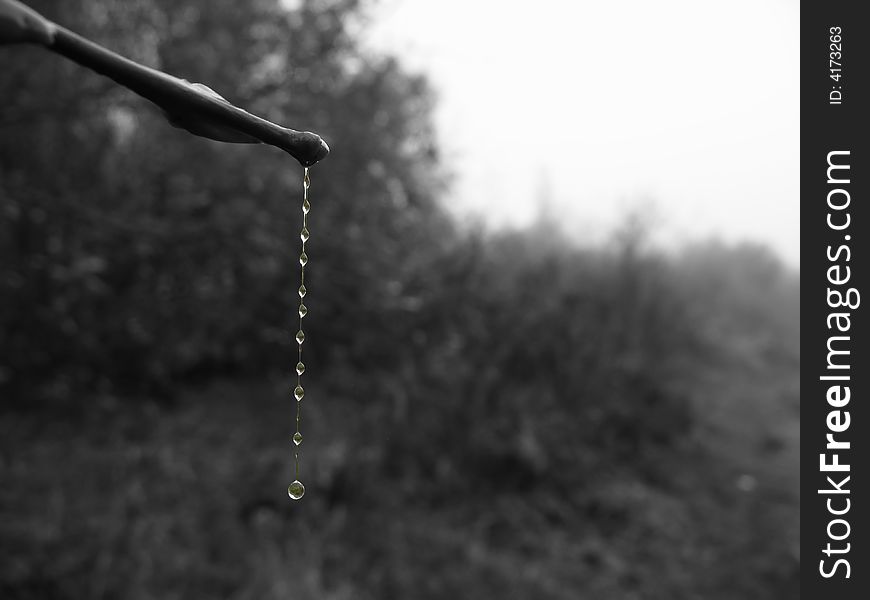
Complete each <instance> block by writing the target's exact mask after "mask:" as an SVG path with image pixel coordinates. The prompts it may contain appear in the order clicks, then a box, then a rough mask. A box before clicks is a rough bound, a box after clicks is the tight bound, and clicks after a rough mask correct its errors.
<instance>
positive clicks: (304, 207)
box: [302, 200, 311, 215]
mask: <svg viewBox="0 0 870 600" xmlns="http://www.w3.org/2000/svg"><path fill="white" fill-rule="evenodd" d="M310 212H311V203H310V202H309V201H308V200H303V201H302V213H303V214H306V215H307V214H308V213H310Z"/></svg>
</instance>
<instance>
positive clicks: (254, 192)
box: [0, 0, 449, 398]
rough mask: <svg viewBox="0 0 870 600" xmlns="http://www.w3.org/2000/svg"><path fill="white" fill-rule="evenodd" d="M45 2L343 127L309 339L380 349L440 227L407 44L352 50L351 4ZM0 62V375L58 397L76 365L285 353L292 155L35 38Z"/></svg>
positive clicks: (320, 244)
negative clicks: (184, 128)
mask: <svg viewBox="0 0 870 600" xmlns="http://www.w3.org/2000/svg"><path fill="white" fill-rule="evenodd" d="M34 8H36V9H38V10H40V11H43V12H44V13H45V14H46V15H47V16H48V17H49V18H52V19H54V20H56V21H57V22H60V23H63V24H66V25H68V26H70V27H71V28H73V29H76V30H78V31H80V32H81V33H82V34H84V35H86V36H89V37H92V38H93V39H95V40H97V41H98V42H100V43H103V44H104V45H106V46H108V47H110V48H113V49H115V50H118V51H120V52H122V53H124V54H126V55H128V56H130V57H132V58H134V59H136V60H139V61H142V62H144V63H145V64H149V65H151V66H154V67H157V68H161V69H165V70H167V71H168V72H171V73H173V74H176V75H179V76H182V77H186V78H188V79H190V80H192V81H203V82H206V83H208V84H209V85H210V86H213V87H214V88H215V89H217V90H219V91H220V92H221V93H223V94H224V95H225V96H226V97H227V98H228V99H230V100H231V101H233V102H237V103H239V104H240V105H242V106H247V107H249V108H250V109H251V110H252V111H254V112H258V113H262V114H264V115H265V116H267V117H268V118H270V119H273V120H275V121H277V122H280V123H286V124H289V125H290V126H292V127H294V128H297V129H308V130H313V131H318V132H321V133H323V134H324V136H325V137H326V138H327V139H329V140H330V141H332V142H333V145H334V146H335V147H336V151H335V152H334V153H333V155H332V156H331V157H330V162H329V165H328V166H324V167H322V168H318V169H315V171H314V173H313V188H312V192H313V199H312V203H313V205H314V210H313V213H312V234H313V238H312V241H311V244H310V248H311V251H310V254H311V256H312V261H313V264H312V267H313V268H312V269H311V286H309V287H310V289H311V290H312V298H313V300H312V303H311V304H312V306H311V308H312V314H311V321H312V327H315V328H322V329H323V330H325V333H321V335H319V336H316V337H315V338H314V340H315V341H314V344H313V349H314V351H315V353H317V352H322V349H323V348H336V350H335V352H336V353H338V354H340V355H342V356H344V357H349V358H350V359H351V360H354V361H364V360H368V359H372V360H378V362H381V363H382V366H384V367H386V366H387V365H386V364H384V363H383V359H382V357H379V356H378V355H379V352H378V348H381V347H383V344H382V343H381V341H380V340H379V338H376V337H374V336H372V335H366V334H365V332H372V333H374V332H376V331H377V329H378V328H377V327H374V326H373V325H375V323H373V322H372V319H377V320H379V321H380V323H381V324H382V325H383V326H384V329H383V330H381V331H378V333H377V334H378V335H382V334H384V333H387V334H388V329H389V327H388V324H390V323H392V322H393V320H392V315H391V312H392V311H393V310H394V308H395V306H396V305H398V304H401V302H402V300H401V298H400V296H401V295H402V293H403V291H402V284H401V282H400V281H399V280H400V279H401V278H402V277H405V276H407V273H408V271H409V268H408V266H407V265H408V261H413V260H417V261H420V260H425V259H424V258H421V257H417V258H416V259H415V258H414V252H415V250H414V248H424V247H425V244H426V243H427V240H429V241H435V240H438V238H440V237H441V236H442V235H443V234H445V233H446V232H448V231H449V228H448V226H447V222H446V219H445V218H444V216H443V215H442V213H441V211H440V209H439V208H438V207H437V206H436V204H435V196H436V194H437V193H438V188H439V182H440V175H439V169H438V168H437V159H438V157H437V153H436V152H435V150H434V148H435V142H434V136H433V132H432V129H431V124H430V122H429V112H430V108H431V93H430V91H429V88H428V86H427V84H426V81H425V80H424V79H423V78H422V77H419V76H412V75H408V74H406V73H405V72H403V71H402V69H401V68H400V67H399V65H398V64H397V63H396V62H395V61H394V60H392V59H384V58H378V57H371V56H366V55H364V54H361V53H360V51H359V48H358V40H357V38H356V36H355V35H354V34H353V33H352V31H354V26H353V25H354V23H357V22H359V21H360V20H361V19H362V18H363V15H362V8H361V5H360V3H359V2H358V1H357V0H339V1H333V2H315V1H312V2H304V3H300V4H299V5H298V6H297V7H296V8H295V9H294V10H288V9H286V8H284V4H282V3H280V2H278V1H277V0H260V1H257V2H249V3H245V4H243V5H240V4H239V3H237V2H231V1H209V2H205V1H190V2H184V3H177V2H168V1H164V0H143V1H141V2H136V3H134V4H132V5H131V4H130V3H129V2H118V1H117V0H99V1H97V2H68V3H64V4H61V5H57V4H55V3H48V2H35V3H34ZM0 61H2V68H0V88H2V89H3V90H4V99H5V102H6V108H5V110H4V113H3V117H2V119H0V127H2V128H3V135H2V136H0V173H2V177H0V194H2V201H3V213H2V214H3V216H2V219H3V221H2V223H0V227H2V230H3V234H4V235H3V236H2V239H3V244H4V248H3V257H4V258H3V263H2V265H0V270H2V271H0V272H2V285H3V287H4V290H3V294H2V298H3V299H2V302H3V304H4V306H3V312H2V315H3V316H2V317H0V331H2V332H3V337H4V340H5V343H4V345H3V350H2V356H0V364H2V367H0V382H2V383H3V384H6V385H9V386H12V387H13V388H18V389H22V388H21V386H22V385H24V384H28V385H30V384H38V385H39V387H42V388H45V387H46V386H48V387H52V386H54V385H59V386H60V387H59V388H57V390H56V391H57V392H58V393H59V394H61V395H63V394H64V391H63V390H65V389H69V386H70V385H72V384H74V383H75V382H79V383H87V384H88V385H92V384H93V383H95V382H102V385H109V384H110V383H111V384H112V385H118V384H122V385H124V386H127V387H129V386H131V385H132V386H138V385H140V384H145V385H148V386H153V385H156V386H158V387H165V386H166V384H168V382H169V380H170V378H171V377H173V376H177V375H184V374H190V373H193V372H209V371H213V370H214V369H218V368H219V369H222V370H224V371H225V370H226V369H229V368H234V369H235V368H245V367H249V366H252V365H257V367H258V368H262V367H269V366H277V365H279V364H281V362H283V361H282V359H283V358H285V357H286V351H285V350H284V349H282V346H283V345H284V344H286V342H287V341H288V340H289V339H290V338H289V337H288V336H286V333H287V332H286V331H285V327H286V326H287V325H288V324H289V322H290V321H289V320H288V318H289V313H290V312H291V311H290V309H289V308H288V307H290V306H292V305H293V304H294V302H293V301H292V296H293V294H294V286H293V284H292V280H293V275H294V272H295V267H294V265H295V262H296V261H295V254H296V250H297V246H298V242H297V239H296V238H297V236H296V231H297V230H298V226H297V220H298V215H297V213H298V206H297V205H298V203H299V198H298V196H299V194H298V192H297V190H298V189H299V185H300V184H299V179H300V176H299V169H298V167H297V166H296V165H295V163H294V162H293V161H292V160H291V159H289V158H288V157H286V156H285V155H283V154H282V153H279V152H277V151H274V150H273V149H271V148H269V149H266V148H263V147H253V148H237V147H232V146H226V145H220V144H215V143H210V142H206V141H202V140H198V139H194V138H191V137H189V136H187V134H185V133H183V132H180V131H176V130H174V129H171V128H170V127H168V126H166V125H165V124H164V123H163V121H162V117H161V116H160V115H159V114H158V113H157V111H156V110H154V109H153V107H151V106H150V105H148V104H147V103H146V102H144V101H142V100H140V99H138V98H137V97H135V96H133V95H132V94H131V93H128V92H127V91H126V90H123V89H121V88H118V87H117V86H114V84H113V83H112V82H110V81H108V80H107V79H105V78H102V77H99V76H97V75H95V74H93V73H90V72H87V71H85V70H83V69H81V68H80V67H78V66H77V65H74V64H71V63H68V62H64V61H62V60H59V59H58V58H57V57H55V56H50V55H47V53H44V52H41V51H40V50H38V49H35V48H9V49H6V48H4V52H3V54H2V56H0ZM71 150H72V151H71ZM439 223H440V224H441V225H440V226H439ZM439 243H440V244H444V243H446V242H445V241H443V240H442V241H439ZM435 247H436V248H437V247H438V244H436V245H435ZM409 250H410V252H409ZM429 252H431V251H430V250H417V253H418V254H419V253H423V254H426V253H429ZM359 257H365V259H364V260H359ZM403 265H404V266H403ZM314 298H316V300H314ZM391 307H392V308H391ZM361 324H365V327H362V328H361V329H360V327H359V326H360V325H361ZM318 337H319V338H320V342H319V341H317V338H318ZM327 341H328V345H327V344H326V343H321V342H327ZM380 354H382V353H380ZM326 358H327V356H325V355H324V356H323V357H322V359H323V360H325V359H326ZM19 397H20V398H23V396H19Z"/></svg>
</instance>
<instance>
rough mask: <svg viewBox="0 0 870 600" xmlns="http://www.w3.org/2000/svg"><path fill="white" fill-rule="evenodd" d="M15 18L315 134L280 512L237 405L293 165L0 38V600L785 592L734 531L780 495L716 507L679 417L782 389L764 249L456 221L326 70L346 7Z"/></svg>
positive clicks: (426, 134)
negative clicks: (298, 467) (58, 26)
mask: <svg viewBox="0 0 870 600" xmlns="http://www.w3.org/2000/svg"><path fill="white" fill-rule="evenodd" d="M31 4H32V5H33V6H34V7H35V8H37V9H38V10H40V11H42V12H44V13H45V14H46V15H47V16H49V17H50V18H52V19H54V20H56V21H58V22H59V23H63V24H65V25H68V26H69V27H71V28H72V29H74V30H76V31H79V32H80V33H83V34H84V35H86V36H89V37H91V38H93V39H95V40H97V41H99V42H101V43H103V44H104V45H106V46H108V47H110V48H112V49H115V50H117V51H120V52H122V53H123V54H126V55H128V56H130V57H133V58H135V59H136V60H139V61H142V62H144V63H146V64H149V65H152V66H155V67H157V68H161V69H165V70H167V71H168V72H170V73H173V74H175V75H178V76H182V77H185V78H187V79H189V80H191V81H201V82H203V83H206V84H207V85H209V86H211V87H213V88H214V89H215V90H216V91H218V92H219V93H221V94H222V95H224V96H225V97H227V98H228V99H229V100H230V101H232V102H234V103H237V104H239V105H241V106H244V107H246V108H249V109H250V110H251V111H253V112H255V113H257V114H262V115H264V116H266V117H267V118H269V119H271V120H274V121H276V122H278V123H281V124H285V125H288V126H291V127H293V128H295V129H303V130H311V131H316V132H318V133H320V134H322V135H323V136H324V137H325V139H326V140H327V142H329V143H330V146H331V148H332V153H331V155H330V156H329V157H328V158H327V160H326V161H324V163H323V164H322V165H318V166H316V167H315V168H314V169H313V171H312V188H311V192H312V206H313V210H312V213H311V215H310V217H311V222H310V223H311V226H310V229H311V232H312V238H311V240H310V241H309V252H308V253H309V256H310V257H311V263H310V270H309V271H307V273H306V285H307V287H308V288H309V291H310V296H309V297H310V302H308V303H307V304H308V305H309V308H310V311H311V312H310V313H309V316H308V317H306V330H307V331H310V335H309V338H308V340H307V341H306V357H307V359H306V363H308V364H309V366H310V367H311V369H310V372H309V373H307V374H306V377H307V378H308V381H309V382H310V389H311V390H312V392H311V394H310V395H311V396H312V397H323V398H328V401H324V403H323V405H322V406H321V405H319V404H318V403H313V402H312V403H308V404H306V415H307V418H308V419H309V420H310V429H311V430H312V435H311V437H310V439H311V440H312V442H309V441H308V440H309V437H308V431H309V421H306V443H305V450H306V453H305V454H304V455H303V456H304V459H303V460H304V461H305V462H304V464H305V465H310V466H306V467H305V469H306V472H310V473H311V476H310V478H309V479H306V485H307V486H308V488H309V495H308V496H306V498H305V499H304V501H303V503H301V504H300V505H301V506H302V508H298V509H297V508H296V507H295V506H294V508H293V510H292V511H290V510H288V509H287V507H286V503H284V502H281V500H282V499H281V498H280V496H277V497H276V494H275V480H276V474H277V473H278V472H279V471H280V470H281V468H282V465H285V464H286V462H287V460H286V456H285V450H286V448H285V447H284V446H281V445H280V444H277V443H276V442H275V440H280V439H283V438H284V437H286V431H285V430H286V426H287V423H289V417H287V415H286V414H285V413H286V396H285V394H286V389H287V388H286V386H285V385H282V387H281V391H277V390H276V389H273V388H268V389H263V387H262V386H249V385H247V384H244V383H238V382H239V381H245V380H246V379H245V378H249V377H251V376H256V377H257V378H259V379H261V380H262V379H263V378H264V376H272V377H281V378H283V377H286V373H287V371H288V368H287V365H288V364H293V363H294V362H295V360H294V358H293V354H294V350H295V348H294V345H293V344H294V342H293V339H292V335H293V334H294V333H295V326H294V325H295V321H294V316H295V304H296V297H295V290H296V278H297V276H298V263H297V260H296V257H297V252H298V249H299V240H298V233H297V232H298V230H299V228H300V214H299V213H300V210H299V205H300V203H301V168H300V167H299V166H298V165H297V164H296V163H295V162H294V161H293V160H292V159H290V158H289V157H288V156H286V155H284V154H283V153H281V152H279V151H277V150H275V149H272V148H266V147H256V146H254V147H252V146H232V145H222V144H218V143H214V142H209V141H206V140H201V139H196V138H193V137H191V136H189V135H188V134H187V133H186V132H182V131H179V130H175V129H172V128H171V127H169V126H168V125H167V124H166V123H165V121H164V120H163V118H162V117H161V116H160V114H159V112H158V111H157V110H156V109H154V107H152V106H150V105H149V104H147V103H146V102H144V101H142V100H140V99H138V98H137V97H135V96H133V95H132V94H130V93H128V92H126V91H125V90H123V89H119V88H118V87H117V86H115V85H114V84H113V83H112V82H110V81H108V80H106V79H104V78H101V77H99V76H96V75H94V74H92V73H89V72H87V71H85V70H83V69H81V68H80V67H78V66H76V65H74V64H71V63H69V62H66V61H63V60H61V59H59V58H58V57H56V56H51V55H50V54H49V53H46V52H44V51H41V50H39V49H35V48H25V47H21V48H19V47H15V48H3V49H2V50H3V51H2V52H0V90H2V91H3V97H4V107H3V111H2V113H0V202H2V211H0V336H2V340H3V343H2V346H0V392H2V403H3V411H4V414H6V415H8V421H6V423H5V424H4V431H2V433H3V434H4V435H3V436H2V438H3V439H4V440H5V442H4V444H3V446H0V450H2V461H0V472H4V473H5V475H8V477H9V478H10V480H11V481H14V482H15V484H14V485H10V486H6V488H5V489H4V491H2V492H0V509H3V510H4V512H5V511H10V513H9V514H12V512H11V511H15V514H16V515H17V516H16V518H14V519H13V518H9V519H7V518H6V517H5V515H4V519H3V520H2V521H0V528H2V531H0V533H3V534H6V535H8V538H7V539H8V540H9V542H8V543H9V548H12V549H13V551H11V552H10V553H9V556H15V557H16V558H15V559H14V560H10V561H8V562H5V563H4V565H3V566H2V567H0V596H3V597H5V598H152V597H160V598H172V597H179V598H181V597H183V598H198V597H203V598H204V597H216V596H221V597H233V598H254V597H256V598H279V597H280V598H287V597H300V598H305V597H312V598H314V597H317V598H345V597H354V598H393V597H397V598H398V597H402V598H404V597H414V598H442V597H445V596H449V595H455V596H460V597H464V596H474V597H484V598H485V597H501V598H514V597H524V598H525V597H535V598H563V597H565V598H568V597H572V598H573V597H576V592H577V590H580V591H583V592H586V593H588V594H589V595H590V597H602V598H605V597H609V598H618V597H624V598H635V597H644V598H695V597H705V598H723V599H724V598H729V599H730V598H734V597H762V596H763V597H771V598H773V597H782V598H793V597H794V595H793V593H792V592H793V588H791V587H788V586H784V584H783V582H786V581H788V580H789V578H790V577H792V575H793V572H792V570H790V569H791V565H793V563H794V559H793V558H789V557H790V556H791V555H790V554H789V552H791V550H790V547H789V546H788V543H789V542H788V533H787V532H789V531H790V529H789V527H790V526H791V525H781V526H778V527H773V526H770V528H769V530H768V529H765V528H764V527H762V526H760V525H758V523H755V522H752V523H751V524H750V523H749V521H748V519H750V518H757V519H761V518H764V517H767V516H769V515H771V514H774V513H775V514H776V515H780V513H784V514H786V515H788V516H791V515H792V513H791V512H789V511H791V510H792V509H794V504H793V499H792V497H791V496H787V497H786V500H785V501H784V502H783V505H782V506H780V505H776V507H775V509H774V508H769V507H768V505H767V504H766V502H768V500H769V498H768V497H767V496H764V497H762V496H760V495H759V496H757V498H758V500H756V501H753V502H752V503H750V502H744V501H743V500H742V498H743V496H740V497H739V499H738V501H737V502H735V501H734V500H735V496H734V494H735V492H734V490H733V489H732V488H733V486H732V485H731V480H730V477H731V476H732V472H731V470H732V469H738V468H743V466H742V465H738V464H737V462H735V463H734V464H731V463H730V462H727V463H722V462H716V461H718V460H720V459H721V457H717V456H716V451H717V450H716V449H715V448H710V447H707V446H704V445H703V444H700V443H699V441H698V440H699V432H702V431H703V430H704V427H705V425H704V423H705V422H706V421H705V416H704V415H705V413H708V412H709V413H711V414H712V412H711V411H712V408H711V405H710V404H705V403H703V402H702V403H701V404H699V403H698V402H695V401H694V397H695V396H697V393H698V386H699V385H700V383H699V382H701V381H702V380H703V379H704V378H703V377H699V376H698V373H699V372H706V371H708V370H711V369H716V368H718V365H723V364H726V365H728V368H729V369H731V370H730V371H728V372H729V373H731V372H736V373H740V374H741V376H742V375H743V374H745V373H743V371H741V370H740V369H744V368H749V366H751V365H755V366H757V365H766V366H770V367H772V368H773V367H775V368H776V369H778V371H777V375H776V378H773V379H776V381H782V380H783V379H784V378H790V377H792V375H793V372H792V371H793V369H794V368H796V366H797V365H798V364H799V349H798V346H797V328H796V322H797V321H796V317H797V315H798V314H799V305H798V304H797V293H796V292H797V289H798V281H797V278H796V276H795V275H794V274H792V273H790V272H789V271H788V270H786V269H785V268H784V267H783V266H782V265H781V264H780V263H779V262H778V261H777V259H776V258H775V257H773V256H772V255H770V254H769V253H768V252H767V251H766V250H764V249H763V248H761V247H753V246H741V247H737V248H732V247H726V246H722V245H717V244H706V245H701V246H698V247H696V248H692V249H690V250H689V251H687V252H685V253H683V254H681V255H679V256H677V257H671V258H667V257H665V256H663V255H660V254H657V253H656V252H653V251H652V250H650V249H649V248H647V247H646V246H645V237H644V232H643V227H642V226H640V225H639V223H638V222H637V221H629V222H628V223H627V224H626V227H625V228H624V229H623V230H622V231H621V232H619V233H618V234H617V235H616V236H615V238H614V240H613V242H612V243H611V244H609V245H608V246H607V247H604V248H601V249H598V250H588V249H586V250H580V249H576V248H573V247H572V246H571V245H570V244H568V243H567V242H565V241H564V240H563V239H562V238H561V237H560V235H559V232H558V230H557V227H556V226H555V225H554V224H552V223H547V222H541V223H539V224H537V225H536V226H535V227H532V228H529V229H528V230H524V231H517V232H508V233H502V234H498V235H485V234H482V233H480V232H476V231H465V230H462V229H461V228H459V227H458V226H457V225H456V224H455V223H453V222H452V221H451V220H450V219H449V218H448V217H447V215H446V213H445V211H444V210H443V208H442V207H441V206H440V205H439V204H438V199H439V198H440V196H441V192H442V191H443V190H444V188H445V185H446V175H445V168H444V166H443V165H442V160H441V157H440V156H439V154H438V144H437V140H436V139H435V135H434V131H433V128H432V122H431V110H432V107H433V102H434V98H433V93H432V90H431V89H430V88H429V86H428V84H427V81H426V79H425V78H424V77H422V76H420V75H415V74H411V73H408V72H406V71H405V70H404V69H403V68H402V66H401V65H400V63H399V62H398V61H397V60H396V59H394V58H392V57H385V56H373V55H370V54H366V53H363V52H361V51H360V48H359V39H358V32H359V28H360V27H361V26H362V25H363V24H364V22H365V19H366V11H365V8H366V7H365V6H364V4H363V3H361V2H359V1H358V0H322V1H314V0H311V1H306V2H298V3H293V5H292V7H290V3H281V2H279V1H278V0H255V1H251V2H244V3H239V2H232V1H230V0H209V1H208V2H206V1H205V0H188V1H185V2H170V1H169V0H137V1H135V2H130V1H123V2H122V1H120V0H92V1H88V2H85V1H84V0H74V1H73V0H71V1H68V2H64V3H56V2H48V1H38V2H36V1H35V2H32V3H31ZM777 305H781V307H785V308H776V306H777ZM755 366H754V367H753V368H756V367H755ZM735 369H736V370H735ZM790 369H791V370H790ZM747 377H748V375H747ZM215 378H222V379H223V380H224V381H226V380H230V379H231V380H234V381H235V383H231V384H225V385H221V386H218V388H217V390H218V391H215V390H214V388H209V391H208V392H203V393H191V392H190V391H189V386H190V384H192V383H195V382H197V381H205V380H214V379H215ZM284 383H286V382H284ZM768 385H771V386H773V387H771V388H770V390H767V391H765V392H764V393H765V394H767V393H770V394H772V395H776V394H784V395H787V396H788V397H789V398H791V399H792V400H793V399H794V398H795V396H796V392H795V391H794V390H793V389H791V388H788V389H781V388H780V387H779V384H778V383H777V384H776V385H774V384H768ZM306 387H309V386H308V385H307V386H306ZM727 387H728V386H720V387H719V389H718V390H717V392H716V394H713V395H714V396H716V395H717V394H718V396H717V397H721V396H722V395H723V393H724V390H725V389H726V388H727ZM761 387H762V386H759V388H758V389H761ZM179 390H182V391H181V392H179ZM155 400H156V401H157V402H156V403H155ZM170 400H176V402H171V401H170ZM720 400H722V402H725V399H724V398H720ZM173 406H174V407H175V408H172V407H173ZM776 406H777V407H778V406H779V404H776ZM771 410H773V409H771ZM776 410H778V408H777V409H776ZM716 414H723V413H716ZM45 415H51V416H48V417H47V416H45ZM349 415H350V417H349ZM784 422H785V421H784ZM789 422H791V421H789ZM327 427H329V428H330V431H331V432H332V433H331V434H330V438H331V439H332V440H333V442H330V443H329V444H327V443H326V442H321V444H322V445H320V446H319V445H318V441H317V440H318V439H321V440H322V439H326V438H327V436H326V429H327ZM318 428H319V429H318ZM82 432H84V438H83V439H79V438H80V436H81V434H82ZM765 435H766V436H769V435H772V434H770V432H759V436H765ZM335 440H341V441H335ZM784 443H785V442H781V445H782V444H784ZM67 444H71V445H73V446H74V447H75V451H74V452H72V453H71V455H69V456H68V455H67V453H68V452H69V451H70V448H69V447H68V446H67ZM742 452H743V454H742V455H741V456H744V457H748V456H750V455H751V452H753V450H751V449H749V447H748V446H747V447H745V448H744V449H743V450H742ZM66 459H69V462H68V464H66ZM729 460H731V459H730V458H729ZM747 460H748V459H747ZM735 461H736V459H735ZM56 463H65V465H64V466H58V464H56ZM711 465H716V466H715V468H713V467H711ZM4 478H5V477H4ZM699 481H703V483H702V484H701V485H699ZM781 485H782V486H787V485H789V482H785V483H782V484H781ZM47 488H52V491H51V492H50V493H48V494H47V495H45V494H42V493H41V490H45V489H47ZM107 489H111V490H113V491H112V493H111V494H106V493H105V490H107ZM686 498H694V501H693V502H689V501H688V500H687V499H686ZM284 500H286V499H284ZM741 502H742V503H741ZM708 511H716V517H717V518H710V515H709V514H708ZM753 511H755V512H753ZM759 511H760V512H759ZM756 514H760V515H761V516H760V517H753V515H756ZM777 518H778V517H777ZM18 523H20V525H19V524H18ZM738 532H739V533H738ZM70 544H72V545H73V546H75V547H76V548H77V549H78V550H79V551H78V552H74V553H73V552H70V551H69V546H70ZM303 547H304V550H302V548H303ZM748 549H751V550H752V552H755V553H760V555H761V556H762V558H763V560H760V561H759V562H757V563H756V562H747V560H749V559H747V560H743V561H741V560H736V559H734V558H733V554H734V553H740V552H743V551H746V550H748ZM729 557H730V558H729ZM0 562H3V561H0ZM288 565H289V566H288ZM738 567H739V568H742V569H744V570H745V571H746V573H747V575H746V578H745V579H743V580H740V581H736V580H735V579H734V578H733V570H734V569H735V568H738ZM288 569H290V570H288ZM777 593H779V594H781V595H776V594H777Z"/></svg>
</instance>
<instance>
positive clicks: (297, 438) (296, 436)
mask: <svg viewBox="0 0 870 600" xmlns="http://www.w3.org/2000/svg"><path fill="white" fill-rule="evenodd" d="M293 443H294V444H296V445H297V446H298V445H299V444H301V443H302V434H301V433H299V432H298V431H297V432H296V433H294V434H293Z"/></svg>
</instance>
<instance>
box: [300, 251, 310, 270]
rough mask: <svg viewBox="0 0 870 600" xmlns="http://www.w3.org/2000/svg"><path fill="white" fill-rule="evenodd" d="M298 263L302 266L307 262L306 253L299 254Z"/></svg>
mask: <svg viewBox="0 0 870 600" xmlns="http://www.w3.org/2000/svg"><path fill="white" fill-rule="evenodd" d="M299 264H300V265H302V266H303V267H304V266H305V265H307V264H308V255H307V254H305V253H304V252H303V253H302V254H300V255H299Z"/></svg>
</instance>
